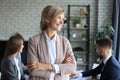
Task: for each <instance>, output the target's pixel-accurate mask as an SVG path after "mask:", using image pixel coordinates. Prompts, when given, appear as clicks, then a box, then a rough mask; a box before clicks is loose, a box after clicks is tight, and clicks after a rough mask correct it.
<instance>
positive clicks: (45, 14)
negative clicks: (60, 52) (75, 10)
mask: <svg viewBox="0 0 120 80" xmlns="http://www.w3.org/2000/svg"><path fill="white" fill-rule="evenodd" d="M63 12H64V10H63V9H62V8H60V7H56V6H52V5H49V6H46V7H45V8H44V9H43V11H42V14H41V21H40V29H41V30H42V31H44V30H46V29H47V20H50V19H53V18H55V17H56V16H57V15H58V14H61V13H63Z"/></svg>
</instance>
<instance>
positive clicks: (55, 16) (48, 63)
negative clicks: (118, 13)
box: [27, 6, 76, 80]
mask: <svg viewBox="0 0 120 80" xmlns="http://www.w3.org/2000/svg"><path fill="white" fill-rule="evenodd" d="M64 20H65V16H64V10H63V9H61V8H59V7H56V6H47V7H45V8H44V9H43V11H42V14H41V22H40V28H41V30H42V33H40V34H38V35H35V36H33V37H32V38H30V39H29V42H28V57H27V59H28V67H29V69H30V80H69V74H71V73H73V72H74V71H75V70H76V62H75V58H74V55H73V51H72V48H71V46H70V43H69V41H68V39H66V38H64V37H62V36H59V35H57V32H58V31H60V30H61V28H62V26H63V24H64ZM68 56H72V62H70V63H65V62H64V59H65V58H66V57H68Z"/></svg>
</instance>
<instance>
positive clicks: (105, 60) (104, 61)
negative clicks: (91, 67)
mask: <svg viewBox="0 0 120 80" xmlns="http://www.w3.org/2000/svg"><path fill="white" fill-rule="evenodd" d="M111 56H112V55H109V56H108V57H107V58H105V59H104V60H103V63H104V65H105V64H106V63H107V61H108V60H109V58H110V57H111Z"/></svg>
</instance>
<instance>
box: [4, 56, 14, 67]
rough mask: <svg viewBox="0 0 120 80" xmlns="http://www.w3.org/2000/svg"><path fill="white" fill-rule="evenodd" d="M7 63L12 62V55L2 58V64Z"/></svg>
mask: <svg viewBox="0 0 120 80" xmlns="http://www.w3.org/2000/svg"><path fill="white" fill-rule="evenodd" d="M9 63H10V64H14V58H13V57H12V56H8V57H6V58H4V59H3V60H2V64H3V65H9Z"/></svg>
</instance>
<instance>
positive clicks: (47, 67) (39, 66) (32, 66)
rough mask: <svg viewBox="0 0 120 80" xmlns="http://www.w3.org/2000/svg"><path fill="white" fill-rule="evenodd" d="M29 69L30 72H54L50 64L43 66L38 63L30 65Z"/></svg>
mask: <svg viewBox="0 0 120 80" xmlns="http://www.w3.org/2000/svg"><path fill="white" fill-rule="evenodd" d="M28 68H29V69H30V70H42V71H47V70H49V71H52V65H50V64H43V63H40V62H36V61H33V62H30V63H28Z"/></svg>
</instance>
